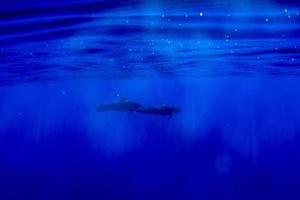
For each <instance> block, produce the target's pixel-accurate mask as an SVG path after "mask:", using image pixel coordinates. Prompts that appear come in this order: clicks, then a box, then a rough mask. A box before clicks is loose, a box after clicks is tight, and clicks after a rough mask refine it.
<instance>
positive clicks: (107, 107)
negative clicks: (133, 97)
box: [96, 99, 142, 112]
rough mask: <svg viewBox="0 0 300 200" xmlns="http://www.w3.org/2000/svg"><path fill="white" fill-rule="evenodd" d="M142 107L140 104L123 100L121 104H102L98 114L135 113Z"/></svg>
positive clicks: (98, 108)
mask: <svg viewBox="0 0 300 200" xmlns="http://www.w3.org/2000/svg"><path fill="white" fill-rule="evenodd" d="M141 107H142V105H140V104H139V103H136V102H133V101H128V100H126V99H121V100H120V101H119V102H116V103H109V104H101V105H99V106H98V107H97V109H96V111H97V112H107V111H119V112H133V111H137V110H138V109H139V108H141Z"/></svg>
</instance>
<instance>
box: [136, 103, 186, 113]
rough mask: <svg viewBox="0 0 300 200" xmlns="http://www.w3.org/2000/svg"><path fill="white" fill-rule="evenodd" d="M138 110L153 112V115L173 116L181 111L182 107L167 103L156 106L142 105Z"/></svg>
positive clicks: (140, 111)
mask: <svg viewBox="0 0 300 200" xmlns="http://www.w3.org/2000/svg"><path fill="white" fill-rule="evenodd" d="M137 112H139V113H144V114H153V115H169V116H172V115H173V114H175V113H179V112H181V109H180V108H177V107H173V106H167V105H160V106H154V107H148V108H144V107H140V108H139V109H138V110H137Z"/></svg>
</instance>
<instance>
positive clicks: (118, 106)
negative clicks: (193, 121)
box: [97, 98, 181, 116]
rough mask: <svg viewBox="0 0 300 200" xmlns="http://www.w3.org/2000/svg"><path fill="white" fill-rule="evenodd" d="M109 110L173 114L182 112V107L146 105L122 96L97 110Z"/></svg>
mask: <svg viewBox="0 0 300 200" xmlns="http://www.w3.org/2000/svg"><path fill="white" fill-rule="evenodd" d="M108 111H118V112H138V113H142V114H152V115H165V116H172V115H173V114H175V113H179V112H181V109H180V108H178V107H173V106H167V105H166V104H161V105H159V106H153V107H144V106H142V105H141V104H139V103H136V102H133V101H128V100H127V99H125V98H122V99H121V100H120V101H119V102H116V103H109V104H101V105H99V106H98V107H97V112H108Z"/></svg>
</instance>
